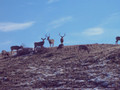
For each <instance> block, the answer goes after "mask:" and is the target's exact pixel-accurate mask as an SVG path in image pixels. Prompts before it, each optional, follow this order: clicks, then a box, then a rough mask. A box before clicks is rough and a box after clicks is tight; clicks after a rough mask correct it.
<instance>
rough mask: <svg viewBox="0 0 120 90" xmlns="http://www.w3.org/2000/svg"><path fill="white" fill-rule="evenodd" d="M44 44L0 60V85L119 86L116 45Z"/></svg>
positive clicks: (119, 54)
mask: <svg viewBox="0 0 120 90" xmlns="http://www.w3.org/2000/svg"><path fill="white" fill-rule="evenodd" d="M86 46H87V47H88V48H89V50H90V53H88V52H87V51H85V50H79V48H78V47H79V45H75V46H65V47H64V48H62V49H59V50H57V47H53V48H47V49H46V51H45V52H43V53H41V52H39V53H36V54H32V55H31V54H27V55H23V56H18V57H10V58H6V59H1V60H0V89H2V90H7V89H17V90H21V89H24V90H29V89H40V88H41V89H55V88H56V89H73V88H79V89H91V90H92V89H93V88H94V89H104V88H107V89H109V90H114V89H117V88H119V87H120V81H119V79H120V69H119V68H120V46H119V45H112V44H90V45H86Z"/></svg>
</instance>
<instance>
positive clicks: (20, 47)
mask: <svg viewBox="0 0 120 90" xmlns="http://www.w3.org/2000/svg"><path fill="white" fill-rule="evenodd" d="M10 48H11V54H12V52H13V50H16V51H17V52H18V50H19V49H23V46H22V45H21V46H11V47H10Z"/></svg>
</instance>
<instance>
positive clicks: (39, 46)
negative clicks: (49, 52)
mask: <svg viewBox="0 0 120 90" xmlns="http://www.w3.org/2000/svg"><path fill="white" fill-rule="evenodd" d="M59 36H60V37H61V38H60V42H61V44H62V46H63V42H64V37H65V34H64V35H63V36H62V35H61V34H60V33H59ZM45 37H46V38H41V40H42V41H40V42H34V52H37V48H43V47H44V43H45V40H46V39H47V40H48V42H49V44H50V47H54V39H50V34H49V35H47V34H46V35H45ZM61 44H60V45H61ZM60 45H59V46H58V48H59V47H60ZM23 48H24V47H23V46H11V47H10V49H11V55H12V53H13V51H14V50H16V52H17V53H18V50H20V49H23ZM25 49H30V48H25ZM25 49H23V50H25ZM1 55H2V56H9V52H7V51H6V50H2V52H1Z"/></svg>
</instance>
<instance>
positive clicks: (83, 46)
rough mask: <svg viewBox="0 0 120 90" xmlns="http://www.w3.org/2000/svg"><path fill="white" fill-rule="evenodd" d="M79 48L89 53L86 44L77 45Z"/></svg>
mask: <svg viewBox="0 0 120 90" xmlns="http://www.w3.org/2000/svg"><path fill="white" fill-rule="evenodd" d="M81 49H83V50H86V51H87V52H88V53H89V49H88V47H87V46H85V45H79V50H81Z"/></svg>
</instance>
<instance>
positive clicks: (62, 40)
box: [59, 33, 65, 44]
mask: <svg viewBox="0 0 120 90" xmlns="http://www.w3.org/2000/svg"><path fill="white" fill-rule="evenodd" d="M59 36H60V37H61V39H60V42H61V44H63V42H64V39H63V38H64V36H65V34H64V35H63V36H61V35H60V33H59Z"/></svg>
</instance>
